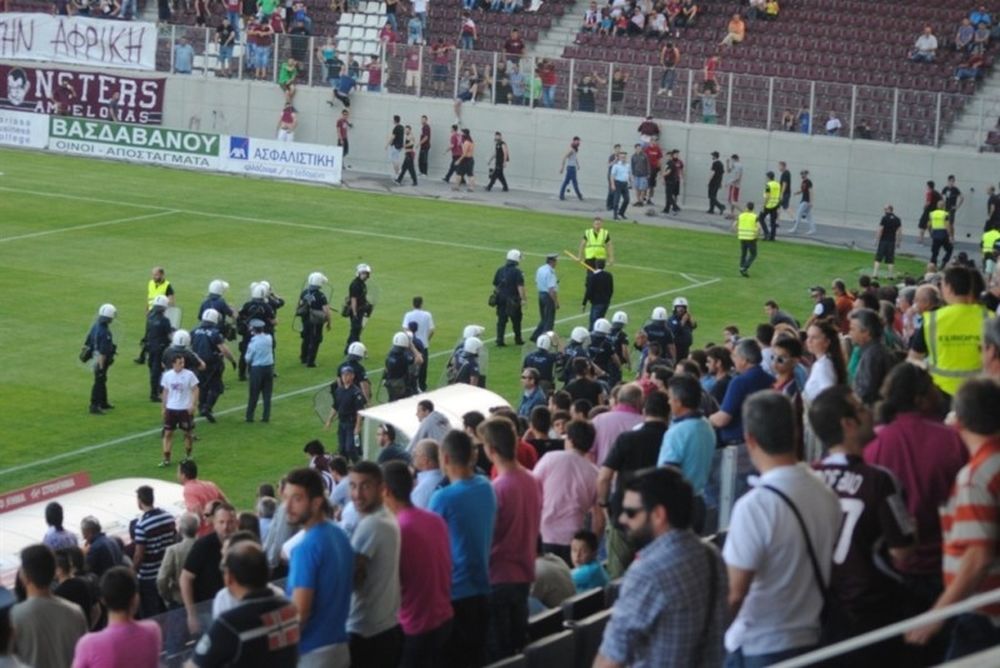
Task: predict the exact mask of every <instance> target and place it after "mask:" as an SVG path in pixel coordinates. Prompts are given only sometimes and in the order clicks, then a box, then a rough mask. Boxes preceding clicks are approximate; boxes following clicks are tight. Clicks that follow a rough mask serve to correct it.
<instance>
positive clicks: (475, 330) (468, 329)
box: [462, 325, 486, 339]
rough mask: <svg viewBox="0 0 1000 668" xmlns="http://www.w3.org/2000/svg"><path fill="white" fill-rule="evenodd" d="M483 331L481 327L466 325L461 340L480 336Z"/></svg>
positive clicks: (483, 328)
mask: <svg viewBox="0 0 1000 668" xmlns="http://www.w3.org/2000/svg"><path fill="white" fill-rule="evenodd" d="M485 331H486V328H485V327H483V326H482V325H466V326H465V329H463V330H462V338H463V339H468V338H469V337H472V336H482V334H483V332H485Z"/></svg>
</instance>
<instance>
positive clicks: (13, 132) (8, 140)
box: [0, 109, 49, 148]
mask: <svg viewBox="0 0 1000 668" xmlns="http://www.w3.org/2000/svg"><path fill="white" fill-rule="evenodd" d="M48 142H49V117H48V116H43V115H41V114H28V113H25V112H23V111H8V110H6V109H0V145H3V146H17V147H20V148H45V145H46V144H47V143H48Z"/></svg>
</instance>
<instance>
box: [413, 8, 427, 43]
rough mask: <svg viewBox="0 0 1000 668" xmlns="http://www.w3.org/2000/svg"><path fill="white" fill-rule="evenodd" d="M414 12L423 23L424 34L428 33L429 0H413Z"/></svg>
mask: <svg viewBox="0 0 1000 668" xmlns="http://www.w3.org/2000/svg"><path fill="white" fill-rule="evenodd" d="M413 14H414V16H416V17H417V18H418V19H420V23H421V24H422V25H423V28H424V34H425V35H426V34H427V0H413Z"/></svg>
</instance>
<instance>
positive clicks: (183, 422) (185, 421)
mask: <svg viewBox="0 0 1000 668" xmlns="http://www.w3.org/2000/svg"><path fill="white" fill-rule="evenodd" d="M163 429H164V431H174V430H175V429H180V430H182V431H191V430H192V429H194V420H192V419H191V411H175V410H171V409H169V408H168V409H167V414H166V415H164V416H163Z"/></svg>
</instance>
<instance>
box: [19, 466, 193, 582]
mask: <svg viewBox="0 0 1000 668" xmlns="http://www.w3.org/2000/svg"><path fill="white" fill-rule="evenodd" d="M142 485H149V486H150V487H152V488H153V496H154V498H155V500H156V505H157V507H159V508H162V509H163V510H166V511H167V512H168V513H170V514H171V515H174V516H175V517H178V516H180V515H181V514H182V513H183V512H184V497H183V488H182V487H181V486H180V485H179V484H177V483H175V482H167V481H165V480H156V479H154V478H120V479H118V480H111V481H109V482H102V483H99V484H97V485H94V486H92V487H87V488H85V489H81V490H78V491H76V492H69V493H68V494H63V495H61V496H58V497H55V498H51V499H46V500H45V501H41V502H39V503H33V504H31V505H28V506H23V507H21V508H17V509H15V510H12V511H10V512H6V513H3V514H0V583H2V584H4V585H5V586H8V587H9V586H12V585H13V583H14V577H15V575H16V573H17V569H18V567H19V566H20V565H21V558H20V556H19V555H20V554H21V550H22V549H24V548H25V547H27V546H29V545H34V544H36V543H40V542H42V537H43V536H44V535H45V530H46V528H47V527H46V525H45V506H47V505H48V504H49V503H50V502H52V501H57V502H59V504H61V505H62V507H63V520H64V521H63V526H64V527H65V528H66V530H67V531H72V532H73V533H75V534H76V535H77V536H78V537H79V535H80V520H82V519H83V518H84V517H86V516H88V515H93V516H94V517H96V518H97V519H98V520H100V522H101V528H102V529H103V530H104V532H105V533H106V534H108V535H109V536H124V537H125V541H126V542H128V525H129V522H131V521H132V520H133V519H135V518H136V517H138V516H139V506H138V505H137V502H136V498H135V490H137V489H138V488H139V487H141V486H142ZM81 547H82V539H81Z"/></svg>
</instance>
